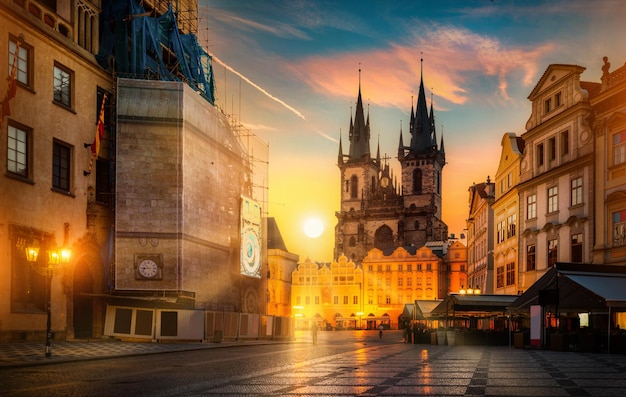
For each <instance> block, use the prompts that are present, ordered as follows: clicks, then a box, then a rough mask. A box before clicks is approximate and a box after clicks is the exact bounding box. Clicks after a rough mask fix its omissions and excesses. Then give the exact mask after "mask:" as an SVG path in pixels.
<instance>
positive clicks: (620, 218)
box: [612, 210, 626, 247]
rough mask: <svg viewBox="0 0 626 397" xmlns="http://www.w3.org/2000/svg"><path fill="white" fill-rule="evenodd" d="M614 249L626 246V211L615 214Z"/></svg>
mask: <svg viewBox="0 0 626 397" xmlns="http://www.w3.org/2000/svg"><path fill="white" fill-rule="evenodd" d="M612 218H613V247H621V246H624V245H626V210H622V211H616V212H614V213H613V216H612Z"/></svg>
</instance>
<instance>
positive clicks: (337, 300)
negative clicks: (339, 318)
mask: <svg viewBox="0 0 626 397" xmlns="http://www.w3.org/2000/svg"><path fill="white" fill-rule="evenodd" d="M338 304H339V297H338V296H337V295H335V296H333V305H338Z"/></svg>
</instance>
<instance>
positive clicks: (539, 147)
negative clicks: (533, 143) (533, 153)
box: [537, 143, 544, 167]
mask: <svg viewBox="0 0 626 397" xmlns="http://www.w3.org/2000/svg"><path fill="white" fill-rule="evenodd" d="M543 155H544V154H543V143H540V144H539V145H537V167H541V166H542V165H543Z"/></svg>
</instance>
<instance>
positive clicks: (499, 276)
mask: <svg viewBox="0 0 626 397" xmlns="http://www.w3.org/2000/svg"><path fill="white" fill-rule="evenodd" d="M496 288H504V266H498V268H497V269H496Z"/></svg>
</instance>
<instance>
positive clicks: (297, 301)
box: [296, 296, 302, 305]
mask: <svg viewBox="0 0 626 397" xmlns="http://www.w3.org/2000/svg"><path fill="white" fill-rule="evenodd" d="M301 304H302V297H301V296H296V305H301Z"/></svg>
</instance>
